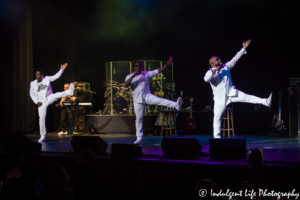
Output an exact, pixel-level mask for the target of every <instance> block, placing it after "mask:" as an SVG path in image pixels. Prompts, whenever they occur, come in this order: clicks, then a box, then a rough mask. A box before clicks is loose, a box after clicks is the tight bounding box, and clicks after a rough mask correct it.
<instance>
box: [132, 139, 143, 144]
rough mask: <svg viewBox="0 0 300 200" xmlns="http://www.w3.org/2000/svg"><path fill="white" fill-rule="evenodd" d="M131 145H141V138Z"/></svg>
mask: <svg viewBox="0 0 300 200" xmlns="http://www.w3.org/2000/svg"><path fill="white" fill-rule="evenodd" d="M133 144H135V145H141V144H143V138H138V139H137V140H136V141H135V142H134V143H133Z"/></svg>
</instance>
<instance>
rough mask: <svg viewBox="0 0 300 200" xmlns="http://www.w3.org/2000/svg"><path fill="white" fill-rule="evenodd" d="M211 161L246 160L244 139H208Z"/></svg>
mask: <svg viewBox="0 0 300 200" xmlns="http://www.w3.org/2000/svg"><path fill="white" fill-rule="evenodd" d="M209 155H210V158H211V159H243V158H246V138H209Z"/></svg>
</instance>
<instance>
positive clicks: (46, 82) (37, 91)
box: [29, 69, 64, 104]
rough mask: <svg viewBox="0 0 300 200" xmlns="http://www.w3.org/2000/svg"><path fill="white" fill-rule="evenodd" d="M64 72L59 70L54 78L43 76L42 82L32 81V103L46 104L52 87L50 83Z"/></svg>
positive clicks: (30, 92)
mask: <svg viewBox="0 0 300 200" xmlns="http://www.w3.org/2000/svg"><path fill="white" fill-rule="evenodd" d="M63 72H64V70H62V69H60V70H59V71H58V72H57V73H56V74H55V75H54V76H45V77H44V78H43V80H42V82H40V83H38V82H37V80H34V81H32V82H31V83H30V91H29V94H30V97H31V99H32V101H33V102H34V103H35V104H37V102H42V103H44V102H46V101H47V97H48V96H49V95H50V94H52V87H51V84H50V82H53V81H55V80H56V79H58V78H59V77H60V76H61V75H62V73H63Z"/></svg>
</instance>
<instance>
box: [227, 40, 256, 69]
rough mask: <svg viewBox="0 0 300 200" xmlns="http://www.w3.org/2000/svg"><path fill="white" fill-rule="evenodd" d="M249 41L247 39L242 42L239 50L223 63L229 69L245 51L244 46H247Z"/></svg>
mask: <svg viewBox="0 0 300 200" xmlns="http://www.w3.org/2000/svg"><path fill="white" fill-rule="evenodd" d="M250 42H251V40H250V39H249V40H247V41H246V42H243V48H242V49H241V50H240V51H239V52H237V54H236V55H235V56H234V57H233V58H232V59H231V60H230V61H229V62H227V63H226V64H225V65H226V66H227V67H228V69H229V70H231V69H232V68H233V67H234V65H235V64H236V63H237V61H238V60H239V59H240V58H241V57H242V55H244V54H246V53H247V51H246V48H247V47H248V45H249V44H250Z"/></svg>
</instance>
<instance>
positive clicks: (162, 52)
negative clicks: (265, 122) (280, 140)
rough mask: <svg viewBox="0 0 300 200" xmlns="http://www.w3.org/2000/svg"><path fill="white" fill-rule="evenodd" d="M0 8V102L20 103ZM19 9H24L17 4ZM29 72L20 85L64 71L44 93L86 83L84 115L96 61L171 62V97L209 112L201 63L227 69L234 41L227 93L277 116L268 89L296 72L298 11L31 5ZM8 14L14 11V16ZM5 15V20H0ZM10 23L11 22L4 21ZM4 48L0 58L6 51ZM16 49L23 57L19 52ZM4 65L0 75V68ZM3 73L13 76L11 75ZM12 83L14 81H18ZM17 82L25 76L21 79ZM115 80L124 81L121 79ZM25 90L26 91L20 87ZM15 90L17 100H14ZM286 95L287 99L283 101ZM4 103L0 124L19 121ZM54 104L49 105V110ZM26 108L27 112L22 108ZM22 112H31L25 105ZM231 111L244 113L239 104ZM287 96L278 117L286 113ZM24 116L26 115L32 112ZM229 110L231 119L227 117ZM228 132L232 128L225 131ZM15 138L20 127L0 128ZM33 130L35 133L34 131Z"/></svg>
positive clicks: (109, 3)
mask: <svg viewBox="0 0 300 200" xmlns="http://www.w3.org/2000/svg"><path fill="white" fill-rule="evenodd" d="M11 2H13V3H15V4H19V3H20V2H23V1H17V0H15V1H9V0H3V1H1V3H0V4H1V10H2V11H3V12H2V13H1V23H2V27H3V28H1V29H2V31H1V36H2V38H3V39H4V45H1V47H0V48H1V51H2V55H1V56H3V59H2V60H1V62H3V64H2V69H3V74H2V75H3V76H4V77H3V78H2V80H1V81H2V82H1V84H2V85H5V87H6V88H7V91H10V92H11V93H13V94H14V95H12V96H11V95H10V96H9V97H7V95H3V96H2V99H16V98H18V99H27V100H28V97H29V95H28V92H23V90H24V88H22V87H16V84H17V83H16V82H15V79H13V78H12V77H13V74H14V73H20V72H21V71H22V70H23V68H24V65H19V66H18V68H16V69H15V68H13V66H14V65H13V63H14V62H13V59H12V58H14V57H13V55H15V54H14V52H15V51H14V49H15V48H17V47H16V46H13V41H14V38H13V37H12V36H11V35H12V34H13V33H14V30H13V29H12V28H11V27H12V26H15V24H16V23H18V22H16V21H13V20H10V19H9V18H8V17H7V16H8V15H6V14H8V11H7V9H9V8H10V7H11V6H12V4H13V3H11ZM25 2H26V1H25ZM27 2H29V3H30V6H31V11H32V21H31V24H32V57H33V67H32V71H31V74H30V75H29V74H24V75H23V76H22V77H24V81H22V84H24V85H26V84H27V85H26V86H27V87H29V82H30V80H29V79H33V78H34V77H33V75H34V70H35V69H37V68H43V69H44V70H45V73H46V75H53V74H55V73H56V72H57V71H58V70H59V67H60V63H64V62H68V63H69V65H68V67H67V69H66V70H65V72H64V74H63V75H62V77H61V78H60V79H59V80H57V81H55V82H53V83H52V88H53V91H54V92H58V91H61V90H62V89H63V84H64V83H66V82H73V81H82V82H89V83H90V84H91V90H92V91H95V92H96V93H97V94H96V95H94V97H93V105H94V112H95V111H97V110H99V109H103V107H104V106H103V104H104V97H103V94H104V92H105V91H104V88H103V82H104V81H105V63H106V62H109V61H124V60H126V61H127V60H139V59H149V60H167V59H168V58H169V56H173V57H174V77H175V82H176V93H177V95H179V94H180V91H183V94H184V96H188V97H190V96H193V97H194V99H195V110H202V109H204V107H205V106H206V105H210V106H212V105H213V100H212V91H211V88H210V85H209V84H208V83H205V82H204V80H203V77H204V75H205V73H206V71H207V70H208V68H209V65H208V60H209V58H210V57H212V56H214V55H215V56H218V57H220V58H221V59H222V61H223V63H224V62H227V61H229V60H230V59H231V58H232V57H233V56H234V55H235V54H236V52H237V51H239V50H240V49H241V48H242V42H243V41H245V40H247V39H249V38H250V39H252V42H251V44H250V46H249V47H248V49H247V51H248V53H247V54H246V55H244V56H243V57H242V58H241V60H240V61H239V62H238V63H237V65H236V66H235V67H234V69H233V70H232V73H231V74H232V79H233V83H234V85H235V86H236V88H237V89H239V90H241V91H244V92H245V93H248V94H253V95H256V96H259V97H263V98H266V97H268V96H269V94H270V92H274V94H275V95H274V99H273V100H274V101H273V102H274V103H273V106H272V108H273V109H275V110H277V91H278V90H279V89H284V91H285V95H286V94H287V89H288V79H289V77H294V76H297V75H296V74H298V73H299V67H298V63H299V61H298V53H299V50H298V49H299V39H298V37H297V36H298V32H297V30H298V24H299V17H298V13H299V3H298V2H297V1H289V0H287V1H282V0H242V1H241V0H230V1H221V0H213V1H211V0H202V1H201V0H184V1H181V0H178V1H177V0H175V1H174V0H165V1H159V0H97V1H96V0H90V1H79V0H44V1H39V0H32V1H27ZM13 12H15V13H13V14H17V13H18V11H16V10H14V11H13ZM5 13H6V14H5ZM11 15H12V14H11ZM7 49H9V50H10V51H7ZM24 51H26V50H24ZM4 66H5V67H4ZM10 69H14V70H13V71H12V70H10ZM22 77H19V78H20V79H22V80H23V78H22ZM25 77H26V78H25ZM124 78H125V77H124ZM26 89H27V88H26ZM20 91H22V97H19V96H16V95H15V94H16V93H19V92H20ZM285 97H287V96H285ZM13 102H14V101H10V100H9V101H6V104H5V106H7V108H9V109H5V113H4V116H5V118H7V119H12V118H13V117H14V116H16V115H20V114H21V117H22V119H23V120H24V122H25V123H28V122H29V121H28V116H27V115H26V114H24V113H20V112H19V110H20V109H22V108H18V109H15V108H16V107H15V106H16V104H15V103H13ZM54 104H55V103H54ZM22 105H23V106H27V107H28V104H22ZM31 107H32V106H31ZM236 108H239V110H244V109H254V106H253V105H249V104H241V105H238V106H237V107H236ZM287 108H288V104H287V98H285V99H284V101H283V109H287ZM32 112H34V110H32V111H31V113H30V114H32ZM235 112H239V111H238V110H235ZM59 116H60V111H59V109H57V108H55V107H54V105H52V106H50V107H49V108H48V115H47V130H48V131H54V130H55V129H56V128H57V126H58V125H59ZM235 126H238V124H235ZM13 127H14V128H16V129H18V130H25V129H24V127H23V126H20V124H11V123H7V124H5V128H6V130H11V129H12V128H13ZM36 127H37V126H36Z"/></svg>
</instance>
